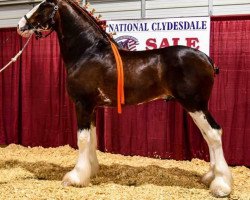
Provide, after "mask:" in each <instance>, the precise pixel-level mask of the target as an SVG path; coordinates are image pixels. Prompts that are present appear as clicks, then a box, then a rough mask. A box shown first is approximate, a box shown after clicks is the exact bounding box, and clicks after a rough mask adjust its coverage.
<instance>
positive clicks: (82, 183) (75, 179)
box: [62, 169, 90, 187]
mask: <svg viewBox="0 0 250 200" xmlns="http://www.w3.org/2000/svg"><path fill="white" fill-rule="evenodd" d="M89 183H90V178H88V177H85V178H83V177H82V176H80V175H79V174H78V173H77V171H76V170H74V169H73V170H72V171H70V172H68V173H67V174H66V175H65V176H64V177H63V180H62V185H63V186H64V187H68V186H76V187H87V186H88V185H89Z"/></svg>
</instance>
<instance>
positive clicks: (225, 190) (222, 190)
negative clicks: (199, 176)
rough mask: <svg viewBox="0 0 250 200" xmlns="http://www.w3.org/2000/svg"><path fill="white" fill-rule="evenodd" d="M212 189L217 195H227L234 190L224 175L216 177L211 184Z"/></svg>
mask: <svg viewBox="0 0 250 200" xmlns="http://www.w3.org/2000/svg"><path fill="white" fill-rule="evenodd" d="M210 191H211V193H212V194H213V195H214V196H215V197H227V196H228V195H230V193H231V192H232V186H231V185H230V184H228V183H227V182H226V181H225V180H224V179H223V177H216V178H215V179H214V180H213V181H212V183H211V185H210Z"/></svg>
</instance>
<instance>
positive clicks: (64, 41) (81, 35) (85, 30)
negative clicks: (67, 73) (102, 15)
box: [55, 5, 107, 68]
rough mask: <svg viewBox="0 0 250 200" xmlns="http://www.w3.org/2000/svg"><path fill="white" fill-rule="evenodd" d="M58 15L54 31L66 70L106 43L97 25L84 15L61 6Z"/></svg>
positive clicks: (69, 7) (66, 6) (67, 6)
mask: <svg viewBox="0 0 250 200" xmlns="http://www.w3.org/2000/svg"><path fill="white" fill-rule="evenodd" d="M59 15H60V19H59V20H58V21H57V22H56V28H55V30H56V32H57V35H58V39H59V44H60V49H61V53H62V57H63V60H64V62H65V64H66V67H67V68H70V67H72V66H74V65H75V64H76V63H77V61H79V59H80V58H81V57H83V56H84V54H86V53H89V52H90V50H91V49H94V47H95V46H96V45H97V44H98V43H100V42H102V43H107V39H106V38H105V37H104V35H103V34H102V33H101V31H100V30H98V27H97V25H96V24H93V21H91V20H90V19H89V17H87V16H86V14H79V13H78V12H77V11H76V10H74V9H73V8H72V7H71V6H70V5H63V7H62V9H59Z"/></svg>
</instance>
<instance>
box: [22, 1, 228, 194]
mask: <svg viewBox="0 0 250 200" xmlns="http://www.w3.org/2000/svg"><path fill="white" fill-rule="evenodd" d="M49 30H50V31H51V32H52V31H56V33H57V36H58V40H59V44H60V50H61V54H62V57H63V60H64V62H65V66H66V70H67V90H68V94H69V95H70V97H71V98H72V100H73V101H74V103H75V107H76V113H77V124H78V132H77V136H78V147H79V158H78V160H77V163H76V166H75V167H74V169H73V170H71V171H70V172H68V173H67V174H66V175H65V176H64V178H63V185H66V186H68V185H75V186H87V185H88V184H89V182H90V178H91V176H94V175H96V174H97V172H98V169H99V164H98V160H97V156H96V133H95V132H96V128H95V112H96V107H97V106H116V105H117V84H116V83H117V79H118V78H117V69H116V60H115V55H114V52H113V51H112V48H111V42H113V43H114V40H113V39H112V38H110V37H109V35H108V34H107V33H106V32H105V31H103V29H102V28H100V26H99V24H98V22H97V21H96V20H95V18H94V17H93V16H91V14H89V13H88V11H86V10H85V9H84V8H81V7H79V6H78V5H77V4H76V3H75V2H74V1H72V0H45V1H42V2H41V3H40V4H39V5H37V6H36V7H34V8H33V9H32V10H31V11H30V12H29V13H27V14H26V15H25V16H24V17H23V18H22V19H21V20H20V21H19V23H18V30H17V31H18V33H19V34H20V35H21V36H24V37H29V36H30V35H31V34H33V33H35V35H36V36H37V37H38V38H39V37H43V32H44V31H49ZM119 54H120V56H121V58H122V61H123V67H124V92H125V105H132V104H140V103H144V102H148V101H152V100H155V99H168V98H169V97H171V98H174V99H175V100H176V101H178V102H179V103H180V104H181V105H182V106H183V107H184V109H185V110H186V111H187V112H188V113H189V115H190V116H191V117H192V119H193V120H194V122H195V124H196V125H197V126H198V128H199V129H200V131H201V133H202V135H203V137H204V139H205V140H206V142H207V144H208V146H209V153H210V169H209V171H208V172H207V173H206V174H205V175H204V176H203V178H202V181H203V182H204V183H205V184H207V185H208V186H210V191H211V193H212V194H213V195H214V196H218V197H224V196H228V195H229V194H230V193H231V191H232V175H231V172H230V170H229V167H228V165H227V163H226V161H225V158H224V154H223V149H222V141H221V136H222V129H221V127H220V126H219V124H218V123H216V121H215V120H214V118H213V117H212V115H211V114H210V112H209V111H208V100H209V97H210V94H211V91H212V86H213V82H214V73H215V67H214V64H213V62H212V60H211V59H210V58H209V57H208V56H207V55H205V54H204V53H202V52H200V51H198V50H195V49H192V48H188V47H184V46H172V47H167V48H162V49H156V50H150V51H138V52H129V51H124V50H121V49H119Z"/></svg>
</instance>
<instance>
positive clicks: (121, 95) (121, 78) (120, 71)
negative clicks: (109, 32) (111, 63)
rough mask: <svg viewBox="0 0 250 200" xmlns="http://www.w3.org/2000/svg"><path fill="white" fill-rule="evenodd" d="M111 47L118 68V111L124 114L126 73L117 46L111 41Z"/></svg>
mask: <svg viewBox="0 0 250 200" xmlns="http://www.w3.org/2000/svg"><path fill="white" fill-rule="evenodd" d="M110 43H111V47H112V50H113V53H114V56H115V61H116V67H117V110H118V113H119V114H121V113H122V106H121V104H124V103H125V98H124V72H123V63H122V59H121V56H120V54H119V51H118V49H117V46H116V45H115V44H114V43H113V42H112V41H110Z"/></svg>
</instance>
